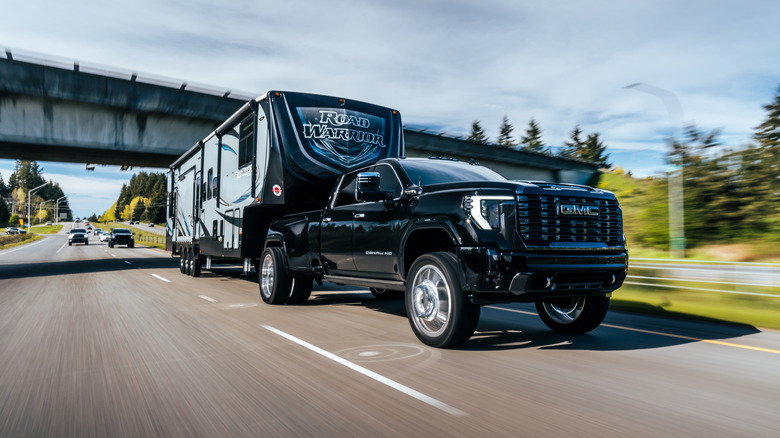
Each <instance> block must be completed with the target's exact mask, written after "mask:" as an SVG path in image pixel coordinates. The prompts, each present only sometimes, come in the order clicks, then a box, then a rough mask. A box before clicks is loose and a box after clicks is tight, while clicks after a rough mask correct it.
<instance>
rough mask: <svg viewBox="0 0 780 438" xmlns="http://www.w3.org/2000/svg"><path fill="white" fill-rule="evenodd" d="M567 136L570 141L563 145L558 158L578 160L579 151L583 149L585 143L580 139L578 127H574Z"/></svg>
mask: <svg viewBox="0 0 780 438" xmlns="http://www.w3.org/2000/svg"><path fill="white" fill-rule="evenodd" d="M569 135H570V138H571V139H570V140H569V141H567V142H565V143H564V147H563V149H561V151H560V153H559V154H558V156H560V157H563V158H574V159H577V158H580V151H582V149H583V148H584V147H585V142H584V141H583V140H582V138H580V136H581V135H582V129H581V128H580V125H577V126H575V127H574V129H573V130H572V131H571V134H569Z"/></svg>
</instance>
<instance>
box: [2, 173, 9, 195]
mask: <svg viewBox="0 0 780 438" xmlns="http://www.w3.org/2000/svg"><path fill="white" fill-rule="evenodd" d="M9 196H11V186H10V185H8V184H6V183H5V181H4V180H3V175H2V174H0V198H7V197H9Z"/></svg>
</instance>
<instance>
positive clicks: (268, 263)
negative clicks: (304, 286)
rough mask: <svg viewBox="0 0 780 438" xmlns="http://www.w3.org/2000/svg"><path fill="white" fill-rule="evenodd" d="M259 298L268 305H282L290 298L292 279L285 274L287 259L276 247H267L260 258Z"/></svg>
mask: <svg viewBox="0 0 780 438" xmlns="http://www.w3.org/2000/svg"><path fill="white" fill-rule="evenodd" d="M258 283H259V284H260V298H262V299H263V301H264V302H266V303H268V304H283V303H284V302H285V301H287V300H288V298H289V297H290V288H292V277H290V275H289V274H288V273H287V259H286V258H285V256H284V252H283V251H282V249H281V248H278V247H269V248H266V249H265V251H263V254H262V255H261V256H260V272H259V273H258Z"/></svg>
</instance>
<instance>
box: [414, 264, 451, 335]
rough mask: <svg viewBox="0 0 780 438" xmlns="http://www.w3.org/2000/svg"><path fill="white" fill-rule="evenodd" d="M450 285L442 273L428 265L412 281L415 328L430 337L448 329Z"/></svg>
mask: <svg viewBox="0 0 780 438" xmlns="http://www.w3.org/2000/svg"><path fill="white" fill-rule="evenodd" d="M450 293H451V291H450V285H449V283H448V282H447V280H446V278H445V277H444V274H443V273H442V271H441V270H440V269H439V268H437V267H436V266H433V265H427V266H425V267H423V268H422V269H420V270H419V271H418V272H417V275H415V276H414V280H413V281H412V297H411V299H412V309H411V310H412V314H413V321H414V324H415V326H417V328H418V329H419V330H420V331H421V332H422V333H425V334H426V335H428V336H438V335H439V334H441V332H443V331H444V330H445V329H446V328H447V322H448V321H449V319H450V312H451V311H452V302H451V299H450V296H451V295H450Z"/></svg>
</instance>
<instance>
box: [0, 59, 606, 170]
mask: <svg viewBox="0 0 780 438" xmlns="http://www.w3.org/2000/svg"><path fill="white" fill-rule="evenodd" d="M254 97H256V96H251V95H247V94H246V93H243V94H236V93H233V92H230V91H227V90H226V91H217V90H214V89H209V88H208V87H198V86H193V85H189V84H187V83H175V82H172V81H170V80H160V79H157V78H153V77H144V76H141V75H138V74H135V73H117V72H114V71H110V70H107V69H101V68H95V67H87V66H82V65H80V64H79V63H75V62H74V63H63V62H56V61H50V60H46V59H43V58H38V59H31V58H30V57H26V58H23V57H20V56H15V55H14V53H13V52H11V51H10V50H6V51H5V52H4V53H0V158H11V159H22V160H38V161H62V162H75V163H90V164H106V165H119V166H127V167H131V166H132V167H152V168H167V167H168V166H169V165H170V164H171V163H172V162H173V161H174V160H175V159H176V158H178V157H179V156H180V155H181V154H183V153H184V152H186V151H187V150H188V149H189V148H190V147H192V145H194V144H195V143H196V142H197V141H198V140H200V139H202V138H203V137H204V136H206V135H207V134H208V133H209V132H211V131H212V130H213V129H214V128H216V127H217V126H218V125H219V124H220V123H221V122H222V121H224V120H225V119H227V118H228V117H229V116H230V115H231V114H233V113H234V112H235V111H236V110H237V109H238V108H239V107H240V106H241V105H243V104H244V103H245V102H246V101H248V100H250V99H252V98H254ZM404 135H405V141H406V152H407V156H410V157H413V156H418V157H426V156H431V155H436V156H448V157H454V158H458V159H461V160H469V159H472V158H473V159H475V160H477V161H479V162H480V163H481V164H483V165H485V166H487V167H490V168H492V169H494V170H496V171H498V172H499V173H501V174H503V175H504V176H506V177H508V178H513V179H535V180H546V181H557V182H572V183H586V182H587V181H589V180H590V179H591V178H592V177H593V176H594V175H595V174H596V173H597V171H598V169H597V166H596V165H594V164H590V163H584V162H580V161H576V160H565V159H560V158H554V157H550V156H546V155H543V154H535V153H529V152H524V151H514V150H509V149H506V148H502V147H498V146H491V145H481V144H475V143H470V142H467V141H464V140H461V139H458V138H452V137H447V136H444V135H436V134H432V133H426V132H420V131H415V130H410V129H404Z"/></svg>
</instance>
